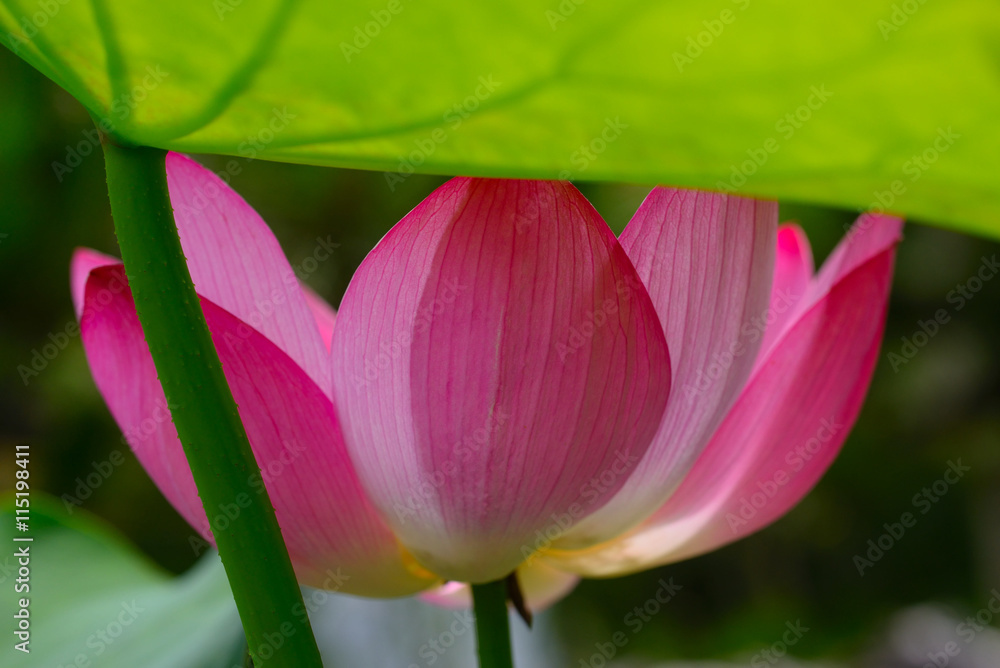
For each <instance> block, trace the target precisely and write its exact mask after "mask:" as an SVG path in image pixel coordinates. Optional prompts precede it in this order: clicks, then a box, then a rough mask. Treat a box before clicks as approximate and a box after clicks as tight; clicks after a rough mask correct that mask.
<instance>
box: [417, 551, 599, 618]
mask: <svg viewBox="0 0 1000 668" xmlns="http://www.w3.org/2000/svg"><path fill="white" fill-rule="evenodd" d="M517 581H518V584H519V585H520V586H521V594H522V595H523V596H524V602H525V604H526V605H527V607H528V610H530V611H531V612H533V613H536V612H542V611H543V610H546V609H548V608H549V607H550V606H552V605H554V604H555V603H558V602H559V601H560V600H562V599H563V598H565V597H566V596H567V595H568V594H569V593H570V592H571V591H573V590H574V589H575V588H576V585H578V584H579V583H580V576H579V575H575V574H573V573H567V572H566V571H560V570H557V569H555V568H552V567H551V566H548V565H547V564H546V563H545V562H544V561H541V560H539V559H535V560H531V561H528V562H526V563H524V564H521V565H520V566H518V567H517ZM420 598H422V599H423V600H425V601H427V602H428V603H433V604H434V605H437V606H440V607H442V608H452V609H462V608H469V607H472V592H471V591H470V589H469V585H467V584H465V583H464V582H454V581H452V582H446V583H445V584H443V585H441V586H440V587H437V588H435V589H431V590H429V591H425V592H424V593H422V594H420Z"/></svg>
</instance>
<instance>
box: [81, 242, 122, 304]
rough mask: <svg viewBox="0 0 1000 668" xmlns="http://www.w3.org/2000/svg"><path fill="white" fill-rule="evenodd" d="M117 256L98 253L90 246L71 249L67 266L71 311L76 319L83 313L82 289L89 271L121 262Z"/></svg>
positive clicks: (85, 284)
mask: <svg viewBox="0 0 1000 668" xmlns="http://www.w3.org/2000/svg"><path fill="white" fill-rule="evenodd" d="M121 263H122V261H121V260H119V259H118V258H114V257H111V256H110V255H105V254H104V253H99V252H97V251H95V250H93V249H90V248H77V249H75V250H74V251H73V259H72V260H71V261H70V266H69V286H70V294H71V295H72V296H73V312H74V313H76V319H77V320H80V317H81V316H82V315H83V302H84V296H85V295H84V291H85V290H86V289H87V279H88V278H90V272H92V271H94V270H95V269H97V268H98V267H106V266H108V265H116V264H121Z"/></svg>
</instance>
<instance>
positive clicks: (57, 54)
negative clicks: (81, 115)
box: [0, 0, 1000, 236]
mask: <svg viewBox="0 0 1000 668" xmlns="http://www.w3.org/2000/svg"><path fill="white" fill-rule="evenodd" d="M2 2H3V8H2V9H0V24H2V25H3V27H4V28H5V29H6V30H7V31H9V33H8V34H7V35H5V36H4V41H5V42H6V43H8V44H9V45H10V46H11V47H12V48H14V49H16V50H17V51H18V52H19V53H20V54H21V55H22V56H23V57H24V58H25V59H27V60H28V61H29V62H31V63H32V64H34V65H35V66H36V67H38V68H39V69H40V70H42V71H43V72H45V73H46V74H47V75H48V76H49V77H51V78H52V79H54V80H55V81H56V82H58V83H60V84H61V85H62V86H64V87H65V88H66V89H67V90H69V91H70V92H71V93H72V94H73V95H75V96H76V97H77V98H79V99H80V100H81V101H82V102H83V103H84V104H85V105H87V107H88V108H89V109H90V110H91V112H92V113H93V114H94V115H95V116H96V117H98V118H106V119H108V120H109V122H110V123H112V124H113V132H114V133H116V134H117V135H118V136H119V137H120V138H121V139H123V140H127V141H130V142H134V143H138V144H148V145H153V146H158V147H163V148H171V149H177V150H185V151H191V152H213V153H227V154H233V155H241V156H243V157H264V158H267V159H273V160H285V161H292V162H304V163H314V164H323V165H336V166H347V167H362V168H371V169H381V170H390V171H397V170H399V171H403V172H407V171H409V170H410V169H413V168H415V169H416V170H417V171H425V172H435V173H468V174H480V175H499V176H531V177H548V178H554V177H559V176H561V177H563V178H566V177H570V178H575V179H600V180H618V181H635V182H644V183H653V182H661V183H671V184H678V185H688V186H701V187H708V188H718V187H719V184H720V183H733V181H734V177H733V170H734V169H736V170H737V171H738V172H739V171H743V172H744V174H741V175H739V176H737V177H735V183H736V184H737V185H738V184H739V183H740V182H741V179H742V178H743V177H744V176H745V178H746V183H745V184H743V185H741V186H740V189H741V191H743V192H747V193H753V194H761V195H769V196H777V197H781V198H785V199H798V200H806V201H811V202H818V203H827V204H835V205H841V206H847V207H855V208H867V207H869V206H871V205H872V204H878V203H879V199H880V196H881V200H882V201H883V202H889V200H890V199H891V200H892V201H891V203H890V204H888V208H889V209H890V210H894V211H899V212H902V213H905V214H907V215H910V216H913V217H918V218H922V219H927V220H933V221H938V222H941V223H945V224H950V225H953V226H957V227H960V228H962V229H965V230H969V231H978V232H981V233H988V234H992V235H994V236H996V235H1000V183H998V180H1000V150H998V149H1000V123H998V122H997V119H998V117H1000V6H998V5H997V3H995V2H993V1H992V0H951V1H949V2H943V1H941V0H931V1H928V0H841V1H840V2H825V3H809V2H799V1H796V0H785V1H782V2H766V1H764V0H720V1H719V2H717V3H704V2H695V1H694V0H687V1H683V2H682V1H678V2H648V1H640V2H631V3H615V2H600V1H598V0H590V1H585V0H549V2H546V3H535V2H530V1H528V0H512V1H509V2H503V3H478V2H457V1H456V2H437V3H422V2H413V1H412V0H341V1H340V2H328V1H326V0H301V1H300V2H296V1H294V0H286V1H284V2H282V1H280V0H271V1H270V2H266V1H260V2H244V1H243V0H211V1H210V0H171V1H170V2H152V3H151V2H146V1H144V0H92V1H91V2H86V1H83V0H81V1H69V0H2ZM366 31H367V32H368V33H369V34H368V35H366V34H365V33H366ZM685 58H687V60H684V59H685ZM483 82H493V83H490V84H489V85H486V84H484V83H483ZM816 91H828V92H829V94H830V95H829V97H828V99H825V100H821V97H822V98H825V97H827V96H826V94H825V93H824V94H823V95H821V96H819V95H817V93H816ZM477 94H478V98H477ZM139 98H142V99H141V101H139ZM810 102H811V103H812V106H813V107H814V108H813V109H810V108H809V107H808V106H805V107H804V106H803V105H808V104H809V103H810ZM456 105H458V106H456ZM473 108H474V109H473ZM286 113H287V117H286V116H285V114H286ZM796 113H798V114H800V117H801V118H803V119H805V118H806V117H807V116H808V117H809V118H808V120H804V121H803V122H801V123H800V122H799V121H795V120H787V119H786V115H788V114H792V119H794V115H795V114H796ZM796 126H798V127H796ZM602 135H603V137H602ZM769 140H770V141H769ZM587 146H591V147H592V149H593V152H592V153H590V154H588V153H587V152H586V151H587V150H588V149H586V148H585V147H587ZM935 147H936V148H935ZM768 149H770V152H769V151H768ZM925 153H926V159H925V158H923V157H921V156H924V154H925ZM754 156H756V157H757V161H758V162H764V160H763V159H764V158H766V162H764V164H762V165H761V166H759V167H758V166H757V165H755V164H754V163H753V162H746V161H748V160H751V161H752V160H753V158H754ZM233 164H234V165H236V163H233ZM744 164H745V165H746V169H742V167H741V166H742V165H744ZM237 168H238V165H237ZM749 172H753V173H751V174H747V173H749ZM894 186H895V190H896V192H895V193H893V192H892V190H893V187H894Z"/></svg>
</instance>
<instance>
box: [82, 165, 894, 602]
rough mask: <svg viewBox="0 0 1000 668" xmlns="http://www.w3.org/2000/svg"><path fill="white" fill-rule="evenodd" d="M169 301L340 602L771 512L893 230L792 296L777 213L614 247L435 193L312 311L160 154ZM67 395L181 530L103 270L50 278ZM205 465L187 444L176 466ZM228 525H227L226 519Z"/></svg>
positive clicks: (707, 222) (124, 325) (280, 514)
mask: <svg viewBox="0 0 1000 668" xmlns="http://www.w3.org/2000/svg"><path fill="white" fill-rule="evenodd" d="M166 169H167V177H168V185H169V190H170V198H171V201H172V203H173V206H174V209H175V218H176V221H177V226H178V231H179V233H180V238H181V243H182V246H183V249H184V252H185V255H186V257H187V259H188V266H189V268H190V271H191V276H192V278H193V280H194V284H195V288H196V290H197V292H198V295H199V296H200V298H201V304H202V307H203V309H204V312H205V316H206V319H207V321H208V325H209V329H210V330H211V332H212V336H213V340H214V342H215V345H216V348H217V350H218V352H219V355H220V358H221V360H222V364H223V369H224V371H225V375H226V379H227V380H228V382H229V385H230V387H231V389H232V391H233V395H234V397H235V399H236V402H237V404H238V406H239V412H240V416H241V417H242V419H243V422H244V424H245V426H246V429H247V433H248V435H249V438H250V442H251V445H252V447H253V450H254V454H255V456H256V457H257V461H258V463H259V464H260V466H261V469H262V471H261V473H260V475H257V474H253V475H254V476H256V477H254V478H253V479H252V485H253V486H255V488H257V489H261V488H263V487H266V488H267V491H268V493H269V494H270V497H271V499H272V501H273V503H274V506H275V510H276V513H277V518H278V522H279V524H280V526H281V530H282V534H283V536H284V539H285V542H286V544H287V546H288V550H289V553H290V555H291V558H292V562H293V564H294V566H295V569H296V573H297V575H298V577H299V579H300V581H301V582H303V583H304V584H309V585H313V586H319V587H327V588H338V589H339V590H341V591H344V592H349V593H355V594H361V595H367V596H401V595H407V594H412V593H416V592H420V591H428V590H432V593H431V594H429V596H430V597H431V598H435V599H437V600H446V599H448V598H454V597H456V596H457V597H459V598H460V597H461V596H462V592H461V590H460V589H458V588H456V587H455V586H453V585H447V586H446V588H438V589H435V588H436V587H439V585H441V584H442V583H443V582H445V581H457V582H486V581H490V580H495V579H498V578H502V577H504V576H506V575H507V574H509V573H511V572H512V571H515V570H516V571H517V572H518V576H519V579H520V580H521V583H522V586H523V587H524V589H525V590H526V595H527V596H528V598H529V601H530V602H531V603H532V604H533V605H536V606H538V605H545V604H547V603H549V602H551V601H553V600H555V599H558V598H559V597H561V596H563V595H564V594H565V593H566V592H567V591H568V590H569V589H570V588H572V586H573V584H574V583H575V582H576V580H577V578H578V577H579V576H581V575H582V576H611V575H617V574H622V573H628V572H632V571H637V570H641V569H645V568H650V567H653V566H657V565H660V564H665V563H668V562H672V561H677V560H679V559H684V558H687V557H690V556H693V555H697V554H700V553H703V552H706V551H709V550H712V549H715V548H717V547H719V546H721V545H724V544H726V543H728V542H730V541H733V540H736V539H737V538H740V537H742V536H744V535H746V534H748V533H750V532H752V531H756V530H758V529H760V528H762V527H764V526H766V525H767V524H769V523H771V522H773V521H774V520H775V519H777V518H779V517H781V516H782V515H783V514H784V513H785V512H787V511H788V510H789V509H790V508H792V507H793V506H794V505H795V504H796V503H797V502H798V501H799V500H800V499H801V498H802V497H803V496H804V495H805V494H806V493H807V492H808V491H809V490H810V489H811V488H812V486H813V485H814V484H815V483H816V481H817V480H818V479H819V477H820V476H821V475H822V473H823V472H824V471H825V470H826V468H827V467H828V466H829V465H830V463H831V462H832V461H833V459H834V457H835V456H836V454H837V452H838V450H839V449H840V446H841V445H842V444H843V442H844V439H845V438H846V436H847V433H848V432H849V430H850V428H851V425H852V424H853V423H854V421H855V419H856V417H857V414H858V412H859V410H860V408H861V404H862V401H863V398H864V394H865V392H866V390H867V387H868V384H869V382H870V380H871V375H872V372H873V369H874V366H875V362H876V357H877V353H878V349H879V344H880V341H881V337H882V330H883V326H884V321H885V311H886V305H887V299H888V293H889V285H890V282H891V277H892V265H893V259H894V252H895V251H894V248H895V245H896V243H897V241H898V239H899V236H900V229H901V222H900V221H898V220H896V219H893V218H889V217H885V216H874V215H865V216H862V218H861V219H860V220H859V221H858V223H857V224H856V225H855V226H854V228H852V230H851V231H850V232H849V233H848V235H847V236H846V238H845V239H844V240H843V241H842V242H841V244H840V245H839V246H838V247H837V249H836V250H835V251H834V253H833V255H832V256H831V257H830V258H829V259H828V260H827V261H826V263H825V264H824V266H823V268H822V269H821V271H820V272H819V273H818V274H816V275H814V272H813V266H812V257H811V252H810V248H809V244H808V241H807V240H806V238H805V235H804V234H803V233H802V231H801V230H800V229H799V228H798V227H796V226H794V225H786V226H783V227H781V228H780V229H779V227H778V224H777V205H776V203H774V202H767V201H760V200H754V199H749V198H742V197H736V196H731V195H722V194H713V193H706V192H694V191H683V190H676V189H669V188H656V189H654V190H653V192H652V193H651V194H650V195H649V197H648V198H647V199H646V201H645V202H644V203H643V204H642V206H641V208H640V209H639V211H638V212H637V213H636V215H635V217H634V218H633V219H632V221H631V222H630V223H629V224H628V226H627V227H626V229H625V231H624V233H623V234H622V235H621V238H620V239H616V238H615V236H614V235H613V233H612V232H611V231H610V229H609V228H608V227H607V225H606V224H605V223H604V221H603V220H602V219H601V218H600V216H599V215H598V214H597V212H596V211H595V210H594V209H593V208H592V207H591V206H590V204H589V203H588V202H587V200H586V199H585V198H584V197H583V196H582V195H581V194H580V193H579V192H578V191H577V190H576V189H575V188H573V187H572V186H571V185H569V184H566V183H556V182H543V181H510V180H487V179H470V178H456V179H453V180H451V181H449V182H448V183H446V184H445V185H444V186H442V187H441V188H439V189H438V190H436V191H435V192H434V193H432V194H431V195H430V196H429V197H428V198H427V199H426V200H424V201H423V202H422V203H421V204H420V205H419V206H417V207H416V208H415V209H414V210H413V211H411V212H410V213H409V214H408V215H407V216H406V217H405V218H404V219H403V220H402V221H400V223H399V224H397V225H396V226H395V227H393V228H392V230H390V231H389V233H388V234H387V235H386V236H385V238H383V239H382V241H381V242H379V244H378V245H377V246H376V247H375V249H374V250H373V251H372V252H371V253H370V254H369V255H368V257H367V258H366V259H365V260H364V262H362V264H361V266H360V267H359V268H358V271H357V273H356V274H355V276H354V278H353V279H352V281H351V284H350V286H349V287H348V289H347V292H346V294H345V295H344V298H343V301H342V303H341V305H340V309H339V312H338V313H337V314H336V315H335V314H334V310H333V309H332V308H331V307H330V306H329V305H327V304H326V303H325V302H324V301H323V300H322V299H320V298H319V297H317V296H316V295H315V294H313V293H312V292H311V291H309V289H308V288H306V287H305V286H303V285H302V284H300V282H299V280H298V279H297V278H296V276H295V274H294V272H293V271H292V268H291V266H290V265H289V263H288V261H287V260H286V258H285V256H284V254H283V253H282V251H281V249H280V247H279V245H278V243H277V241H276V240H275V238H274V236H273V235H272V233H271V232H270V230H269V229H268V228H267V226H266V225H265V223H264V222H263V221H262V220H261V219H260V217H259V216H258V215H257V214H256V213H255V212H254V211H253V209H252V208H251V207H250V206H249V205H247V204H246V202H244V201H243V200H242V199H241V198H240V197H239V196H238V195H236V194H235V193H234V192H233V191H232V190H230V189H229V188H228V186H226V185H225V184H224V183H222V182H221V181H220V180H219V179H218V178H217V177H216V176H215V175H213V174H212V173H211V172H209V171H208V170H206V169H204V168H202V167H200V166H199V165H197V164H196V163H194V162H192V161H191V160H189V159H188V158H185V157H183V156H180V155H176V154H169V155H168V156H167V161H166ZM72 287H73V299H74V304H75V306H76V311H77V314H78V317H80V318H81V332H82V338H83V343H84V347H85V350H86V353H87V358H88V360H89V362H90V366H91V369H92V371H93V375H94V379H95V381H96V384H97V387H98V389H99V390H100V392H101V394H102V395H103V396H104V398H105V400H106V401H107V403H108V406H109V407H110V409H111V413H112V414H113V415H114V417H115V419H116V420H117V421H118V424H119V425H120V426H121V428H122V430H123V431H124V432H125V433H126V435H128V438H129V442H130V444H131V446H132V448H133V450H134V451H135V453H136V455H137V457H138V458H139V460H140V461H141V462H142V464H143V466H144V467H145V468H146V470H147V471H148V472H149V474H150V476H151V477H152V478H153V480H154V481H155V482H156V484H157V485H158V487H159V488H160V490H161V491H162V492H163V494H164V495H165V496H166V497H167V498H168V499H169V500H170V502H171V503H172V504H173V505H174V507H175V508H177V510H178V511H179V512H180V513H181V514H182V515H183V516H184V517H185V518H186V519H187V521H188V522H190V523H191V524H192V526H194V527H196V528H197V529H198V531H199V532H200V533H201V535H202V536H204V537H205V538H206V539H208V540H211V539H212V533H211V531H210V529H209V520H208V517H209V516H211V517H212V519H213V522H212V526H213V527H214V528H215V530H216V531H224V530H225V526H226V521H225V520H226V515H227V512H229V513H231V512H232V508H228V509H227V508H220V509H218V512H216V511H215V509H212V510H210V511H209V513H208V514H206V512H205V510H204V508H203V507H202V504H201V502H200V500H199V497H198V494H197V490H196V488H195V485H194V482H193V480H192V477H191V473H190V470H189V468H188V465H187V462H186V459H185V457H184V453H183V450H182V448H181V446H180V443H179V441H178V440H177V435H176V432H175V430H174V427H173V425H172V424H171V422H170V421H169V420H159V421H157V420H152V419H151V417H152V416H154V415H157V414H160V413H162V411H163V407H164V405H165V399H164V396H163V392H162V390H161V388H160V385H159V383H158V382H157V377H156V371H155V369H154V367H153V362H152V358H151V357H150V354H149V350H148V348H147V345H146V343H145V340H144V338H143V335H142V329H141V327H140V325H139V321H138V318H137V316H136V312H135V307H134V304H133V302H132V298H131V294H130V292H129V290H128V287H127V283H126V281H125V276H124V271H123V267H122V265H121V263H120V262H118V261H117V260H114V259H113V258H110V257H107V256H104V255H101V254H98V253H96V252H94V251H90V250H79V251H77V253H76V255H75V257H74V259H73V266H72ZM206 447H210V444H206ZM241 501H245V500H239V499H234V504H235V507H236V508H238V507H239V504H240V502H241Z"/></svg>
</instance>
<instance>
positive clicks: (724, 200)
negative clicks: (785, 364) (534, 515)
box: [557, 188, 778, 549]
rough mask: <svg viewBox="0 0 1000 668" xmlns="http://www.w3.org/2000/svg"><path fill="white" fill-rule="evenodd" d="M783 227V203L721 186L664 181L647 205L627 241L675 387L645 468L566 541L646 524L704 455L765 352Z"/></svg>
mask: <svg viewBox="0 0 1000 668" xmlns="http://www.w3.org/2000/svg"><path fill="white" fill-rule="evenodd" d="M777 226H778V205H777V203H776V202H769V201H761V200H755V199H749V198H744V197H735V196H730V195H723V194H718V193H709V192H699V191H694V190H677V189H673V188H655V189H654V190H653V191H652V192H651V193H650V194H649V196H648V197H647V198H646V200H645V201H644V202H643V203H642V206H641V207H639V210H638V211H637V212H636V214H635V216H634V217H633V218H632V220H631V221H630V222H629V224H628V226H627V227H626V228H625V231H624V232H622V235H621V244H622V246H623V247H624V248H625V251H626V252H627V253H628V255H629V257H630V258H631V259H632V262H633V264H634V265H635V268H636V270H637V271H638V273H639V276H640V278H641V279H642V281H643V283H644V284H645V285H646V287H647V289H648V291H649V294H650V297H651V298H652V300H653V303H654V304H655V305H656V310H657V313H659V317H660V321H661V322H662V325H663V331H664V334H665V335H666V339H667V347H668V348H669V350H670V361H671V364H672V365H673V392H672V393H671V395H670V400H669V401H668V403H667V408H666V411H665V413H664V415H663V420H662V422H661V424H660V427H659V430H658V431H657V434H656V437H655V438H654V440H653V443H652V445H651V446H650V448H649V450H648V451H647V453H646V455H645V457H644V458H643V460H642V461H641V462H640V463H639V464H638V466H637V467H636V471H635V473H634V474H633V475H632V476H631V477H630V478H629V480H628V482H627V483H626V484H625V486H624V487H623V488H622V489H621V490H620V491H619V492H618V494H617V495H616V496H615V497H614V498H613V499H612V500H611V501H610V502H609V503H608V504H607V505H605V506H604V507H603V508H601V510H600V511H598V512H597V513H594V514H593V515H591V516H590V517H588V518H587V519H586V520H584V521H583V522H581V523H580V524H579V525H578V526H576V527H574V528H573V529H572V530H571V531H569V532H567V535H566V536H565V537H563V538H562V539H560V540H559V541H558V542H557V547H559V548H560V549H579V548H583V547H586V546H589V545H593V544H596V543H600V542H603V541H606V540H609V539H611V538H613V537H614V536H617V535H619V534H621V533H622V532H623V531H626V530H628V529H630V528H632V527H634V526H636V524H638V523H639V522H641V521H642V520H643V519H645V518H646V517H648V516H649V515H650V514H652V513H653V512H654V511H655V510H656V508H658V507H659V506H660V505H661V504H662V503H663V502H664V501H665V500H666V499H667V497H668V496H669V495H670V494H671V492H673V490H674V489H676V487H677V485H679V484H680V482H681V480H682V479H683V477H684V474H685V473H687V471H688V470H689V469H690V467H691V466H692V465H693V464H694V461H695V459H696V458H697V457H698V455H699V454H700V453H701V451H702V449H703V448H704V447H705V445H706V444H707V443H708V440H709V438H711V435H712V432H713V431H715V428H716V427H717V426H718V425H719V423H720V422H721V421H722V419H723V417H724V416H725V414H726V411H727V410H729V407H730V406H731V405H732V402H733V401H734V400H735V399H736V397H737V396H738V395H739V393H740V390H742V389H743V386H744V384H745V382H746V379H747V377H748V376H749V374H750V370H751V369H752V367H753V364H754V361H755V359H756V357H757V351H758V348H759V346H760V344H761V340H762V338H763V334H764V325H763V324H762V323H763V321H764V319H765V318H766V313H767V310H768V298H769V295H770V293H771V278H772V275H773V272H774V248H775V234H776V231H777ZM653 368H654V369H655V370H656V373H664V374H665V373H667V370H666V369H665V368H664V369H656V367H653Z"/></svg>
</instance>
